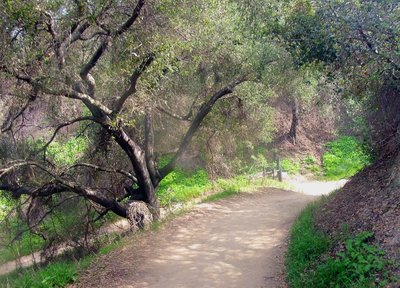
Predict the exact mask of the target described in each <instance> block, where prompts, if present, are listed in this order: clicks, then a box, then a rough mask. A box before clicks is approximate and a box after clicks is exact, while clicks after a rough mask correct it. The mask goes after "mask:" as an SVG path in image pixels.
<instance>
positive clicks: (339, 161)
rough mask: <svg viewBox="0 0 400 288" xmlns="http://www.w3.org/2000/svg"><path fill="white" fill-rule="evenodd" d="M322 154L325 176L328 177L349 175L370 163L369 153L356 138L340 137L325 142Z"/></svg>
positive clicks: (336, 177)
mask: <svg viewBox="0 0 400 288" xmlns="http://www.w3.org/2000/svg"><path fill="white" fill-rule="evenodd" d="M326 146H327V148H328V151H327V152H326V153H325V154H324V155H323V158H322V160H323V168H324V172H325V176H326V177H328V178H330V179H341V178H347V177H351V176H353V175H354V174H356V173H357V172H358V171H360V170H361V169H363V168H364V167H365V166H367V165H368V164H370V163H371V160H372V159H371V154H370V153H368V152H367V151H368V149H366V147H365V146H363V145H362V144H361V143H360V142H359V141H358V140H357V139H356V138H354V137H350V136H344V137H341V138H339V139H337V140H335V141H332V142H329V143H327V144H326Z"/></svg>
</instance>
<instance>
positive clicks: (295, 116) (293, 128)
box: [289, 98, 299, 145]
mask: <svg viewBox="0 0 400 288" xmlns="http://www.w3.org/2000/svg"><path fill="white" fill-rule="evenodd" d="M292 105H293V106H292V124H291V125H290V131H289V138H290V139H291V140H292V142H293V144H294V145H296V141H297V126H298V124H299V103H298V100H297V98H294V99H293V101H292Z"/></svg>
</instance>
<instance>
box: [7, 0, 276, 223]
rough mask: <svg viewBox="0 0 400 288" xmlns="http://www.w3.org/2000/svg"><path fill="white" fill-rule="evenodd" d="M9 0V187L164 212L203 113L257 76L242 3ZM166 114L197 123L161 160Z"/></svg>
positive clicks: (18, 192) (128, 211)
mask: <svg viewBox="0 0 400 288" xmlns="http://www.w3.org/2000/svg"><path fill="white" fill-rule="evenodd" d="M1 5H2V7H1V8H2V9H1V11H2V12H0V13H1V14H0V21H1V26H2V28H3V29H2V33H1V39H2V43H4V45H3V46H2V47H1V48H0V59H1V63H0V68H1V81H2V83H4V85H3V86H4V87H2V89H3V91H4V93H3V94H4V95H5V96H3V102H4V103H5V106H6V108H9V109H8V110H9V112H8V114H7V115H5V116H6V117H5V121H4V124H3V126H2V133H3V135H2V139H3V144H4V145H3V147H4V148H5V149H4V151H3V150H2V151H3V153H2V155H1V169H0V189H1V190H3V191H8V192H10V193H11V194H12V196H13V197H15V198H21V197H22V198H24V199H28V200H29V199H31V200H30V202H29V203H31V204H32V203H36V202H35V201H33V199H38V198H43V199H53V200H54V199H59V200H61V201H62V200H63V198H62V197H61V198H57V197H55V195H66V194H69V193H72V194H75V195H77V196H78V197H81V198H83V199H85V200H88V203H91V204H92V205H93V206H94V207H95V208H96V209H97V210H98V212H99V213H101V214H104V213H107V212H108V211H112V212H114V213H116V214H118V215H119V216H122V217H126V218H129V219H131V220H132V218H135V217H138V215H136V214H135V213H136V212H132V211H134V210H132V207H134V205H136V204H137V202H136V201H143V202H145V203H147V204H148V206H147V207H148V208H149V209H150V210H151V212H152V214H153V217H155V218H157V217H158V216H159V201H158V199H157V194H156V191H157V188H158V186H159V183H160V181H161V180H162V179H163V178H165V177H166V176H167V175H168V174H169V173H170V172H171V171H173V169H174V167H175V165H176V163H177V161H178V160H179V159H180V158H181V157H182V155H183V153H184V152H185V151H186V150H187V148H188V146H189V143H190V142H191V140H192V138H193V136H194V134H195V133H196V132H197V131H198V129H199V127H200V125H201V123H202V122H203V120H204V119H205V118H206V116H207V115H208V114H209V113H210V111H211V110H212V109H213V106H214V105H215V104H216V103H217V101H219V100H220V99H222V98H223V97H224V96H226V95H228V94H232V93H233V92H234V89H235V88H236V86H238V85H239V84H241V83H242V82H244V81H248V80H252V79H255V78H257V75H256V74H255V73H253V72H254V69H253V68H252V66H251V65H252V63H255V62H256V61H255V57H257V54H256V53H253V52H252V51H251V50H250V52H251V53H249V50H248V48H249V49H250V47H251V43H250V44H248V45H247V43H246V42H245V41H244V38H243V37H244V36H243V35H242V34H240V33H239V32H238V31H237V29H236V27H238V23H239V21H238V19H239V18H238V12H237V10H236V8H237V7H236V6H235V5H234V4H231V3H230V2H229V1H218V2H217V1H201V0H199V1H191V2H189V1H145V0H138V1H132V0H126V1H108V0H104V1H103V0H102V1H95V2H93V1H83V0H76V1H42V2H40V3H38V2H37V1H12V2H11V1H5V2H2V4H1ZM253 51H254V50H253ZM264 59H266V57H264ZM270 61H271V58H270V59H269V60H268V61H265V62H264V63H265V65H267V64H268V62H270ZM210 95H211V96H210ZM174 108H175V111H174ZM185 110H186V111H185ZM28 116H30V117H33V118H31V119H30V120H29V119H28ZM165 117H169V118H173V119H178V120H180V121H185V122H186V123H187V124H186V126H184V127H187V130H186V131H185V132H184V133H183V137H182V138H181V140H180V141H179V143H177V146H178V148H177V150H176V151H175V152H174V155H173V157H172V158H171V160H170V161H169V162H168V163H167V164H166V165H165V166H163V167H159V165H158V162H157V155H155V152H154V151H155V147H157V145H156V144H155V140H156V139H158V138H157V135H156V134H155V130H154V126H155V125H163V123H165V122H164V121H165V119H166V118H165ZM42 119H43V120H44V121H43V120H42ZM27 122H28V123H29V124H35V125H37V127H36V128H29V127H27V125H26V123H27ZM34 122H36V123H34ZM46 122H47V123H48V124H49V123H50V125H47V126H46V128H45V129H39V127H38V126H41V125H43V123H46ZM54 123H57V124H55V125H54ZM170 128H172V130H174V128H175V126H174V125H172V127H170ZM28 133H29V134H31V135H32V137H33V138H34V141H32V140H29V137H28V136H27V134H28ZM74 135H75V136H76V137H77V139H78V142H77V144H74V143H72V142H71V141H72V140H71V137H72V136H74ZM13 137H14V140H15V142H14V143H15V145H13V144H11V143H12V139H13ZM82 137H83V138H84V139H86V140H85V141H82V140H81V139H82ZM38 138H45V140H44V141H43V143H42V144H40V141H38V140H37V139H38ZM57 143H58V144H57ZM65 143H69V144H68V145H70V146H71V147H76V145H78V146H79V145H84V146H79V147H78V148H79V149H77V150H76V151H79V153H78V152H77V153H76V154H75V157H76V159H71V156H72V155H73V154H72V155H71V154H70V153H69V154H68V157H67V158H68V161H62V159H64V158H65V157H59V156H60V155H57V153H62V152H61V151H62V150H60V148H59V146H60V145H61V146H62V145H65ZM79 143H80V144H79ZM82 143H85V144H82ZM55 153H56V154H55ZM60 158H61V161H60ZM127 200H129V201H127ZM132 201H133V202H132ZM47 203H51V201H47ZM139 216H140V215H139ZM140 217H142V216H140ZM140 217H139V220H140V221H141V220H143V219H142V218H140ZM135 219H136V218H135ZM140 221H139V222H140Z"/></svg>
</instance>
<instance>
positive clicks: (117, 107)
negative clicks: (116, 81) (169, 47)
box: [112, 53, 154, 116]
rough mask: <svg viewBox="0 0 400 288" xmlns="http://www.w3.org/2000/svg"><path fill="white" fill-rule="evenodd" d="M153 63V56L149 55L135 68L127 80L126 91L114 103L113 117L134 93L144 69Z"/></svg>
mask: <svg viewBox="0 0 400 288" xmlns="http://www.w3.org/2000/svg"><path fill="white" fill-rule="evenodd" d="M153 61H154V54H153V53H151V54H149V55H148V56H147V57H146V58H145V59H144V60H143V62H142V63H141V64H140V66H139V67H138V68H136V69H135V70H134V71H133V73H132V75H131V77H130V78H129V82H130V83H129V87H128V89H126V91H125V92H124V93H123V94H122V95H121V97H120V98H119V99H118V100H117V102H115V104H114V107H113V109H112V110H113V115H115V116H116V115H118V113H119V112H120V111H121V109H122V107H123V106H124V103H125V102H126V100H127V99H128V98H129V97H130V96H131V95H133V94H134V93H135V92H136V84H137V81H138V79H139V77H140V76H141V75H142V74H143V73H144V72H145V71H146V69H147V68H148V67H149V66H150V65H151V63H153Z"/></svg>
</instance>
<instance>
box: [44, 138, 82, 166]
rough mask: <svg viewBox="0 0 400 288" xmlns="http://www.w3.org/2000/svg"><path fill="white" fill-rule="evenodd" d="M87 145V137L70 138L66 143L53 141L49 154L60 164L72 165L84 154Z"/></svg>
mask: <svg viewBox="0 0 400 288" xmlns="http://www.w3.org/2000/svg"><path fill="white" fill-rule="evenodd" d="M87 147H88V139H87V138H85V137H78V138H70V139H69V140H67V141H66V142H64V143H62V142H52V143H51V144H50V146H49V148H48V155H49V156H50V157H51V158H52V159H53V160H54V162H55V163H56V164H58V165H72V164H74V163H76V162H77V160H78V159H79V158H80V157H82V156H83V153H84V152H85V150H86V149H87Z"/></svg>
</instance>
